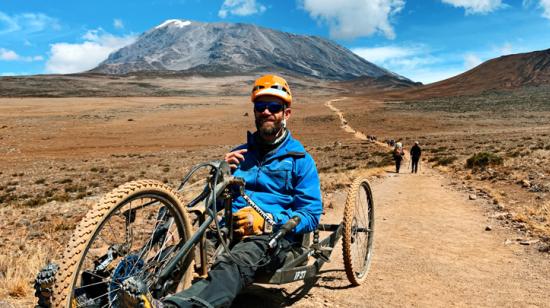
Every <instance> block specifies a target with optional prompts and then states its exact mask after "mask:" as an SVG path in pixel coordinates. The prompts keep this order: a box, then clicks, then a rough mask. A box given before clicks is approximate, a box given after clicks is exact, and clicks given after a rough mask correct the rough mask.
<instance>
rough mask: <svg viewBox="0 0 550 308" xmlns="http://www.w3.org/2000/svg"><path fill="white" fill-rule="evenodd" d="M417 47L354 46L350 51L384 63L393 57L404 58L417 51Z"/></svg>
mask: <svg viewBox="0 0 550 308" xmlns="http://www.w3.org/2000/svg"><path fill="white" fill-rule="evenodd" d="M417 49H418V48H403V47H398V46H383V47H373V48H355V49H353V50H352V51H353V52H354V53H355V54H357V55H359V56H360V57H363V58H365V59H366V60H367V61H370V62H373V63H384V62H386V61H388V60H391V59H395V58H405V57H409V56H411V55H414V54H417V53H418V50H417Z"/></svg>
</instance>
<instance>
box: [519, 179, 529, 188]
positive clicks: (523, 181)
mask: <svg viewBox="0 0 550 308" xmlns="http://www.w3.org/2000/svg"><path fill="white" fill-rule="evenodd" d="M521 186H522V187H525V188H529V187H531V182H529V181H527V180H521Z"/></svg>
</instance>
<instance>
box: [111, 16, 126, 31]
mask: <svg viewBox="0 0 550 308" xmlns="http://www.w3.org/2000/svg"><path fill="white" fill-rule="evenodd" d="M113 26H114V27H115V28H116V29H124V23H123V22H122V19H118V18H115V19H114V20H113Z"/></svg>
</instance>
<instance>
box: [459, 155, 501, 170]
mask: <svg viewBox="0 0 550 308" xmlns="http://www.w3.org/2000/svg"><path fill="white" fill-rule="evenodd" d="M502 162H503V159H502V157H500V156H498V155H497V154H494V153H490V152H480V153H476V154H474V155H472V156H471V157H470V158H468V159H467V160H466V167H467V168H470V169H475V168H480V169H483V168H485V167H487V166H495V165H502Z"/></svg>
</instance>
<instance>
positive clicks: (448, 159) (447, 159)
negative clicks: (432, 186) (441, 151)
mask: <svg viewBox="0 0 550 308" xmlns="http://www.w3.org/2000/svg"><path fill="white" fill-rule="evenodd" d="M457 159H458V157H456V156H443V157H439V158H438V159H437V160H436V165H440V166H448V165H450V164H452V163H453V162H454V161H455V160H457Z"/></svg>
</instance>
